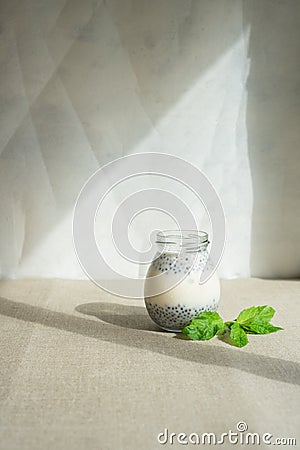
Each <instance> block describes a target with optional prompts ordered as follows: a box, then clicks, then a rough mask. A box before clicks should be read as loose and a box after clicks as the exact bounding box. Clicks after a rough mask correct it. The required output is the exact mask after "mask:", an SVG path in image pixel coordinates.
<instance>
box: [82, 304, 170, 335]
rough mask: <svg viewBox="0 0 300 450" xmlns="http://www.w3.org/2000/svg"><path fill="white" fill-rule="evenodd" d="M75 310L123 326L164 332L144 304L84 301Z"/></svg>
mask: <svg viewBox="0 0 300 450" xmlns="http://www.w3.org/2000/svg"><path fill="white" fill-rule="evenodd" d="M75 310H76V311H77V312H79V313H81V314H86V315H87V316H94V317H97V319H100V320H102V321H103V322H106V323H109V324H111V325H116V326H119V327H123V328H129V329H133V330H143V331H159V332H162V333H163V332H164V331H163V330H162V329H161V328H159V327H158V326H157V325H156V324H155V323H154V322H152V320H151V319H150V317H149V316H148V314H147V311H146V308H144V307H142V306H134V305H132V306H131V305H122V304H119V303H103V302H96V303H83V304H81V305H78V306H76V308H75Z"/></svg>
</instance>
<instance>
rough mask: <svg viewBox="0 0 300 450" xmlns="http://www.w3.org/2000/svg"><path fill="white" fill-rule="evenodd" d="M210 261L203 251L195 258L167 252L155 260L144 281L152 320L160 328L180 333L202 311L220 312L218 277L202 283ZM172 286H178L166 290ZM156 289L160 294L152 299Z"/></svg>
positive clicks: (147, 305)
mask: <svg viewBox="0 0 300 450" xmlns="http://www.w3.org/2000/svg"><path fill="white" fill-rule="evenodd" d="M207 259H208V254H207V252H200V253H199V254H198V255H196V258H195V255H190V256H189V255H181V256H178V254H174V253H164V254H162V255H161V256H160V257H158V258H157V259H155V260H154V261H153V263H152V264H151V266H150V267H149V270H148V273H147V279H146V281H145V304H146V307H147V310H148V313H149V315H150V317H151V318H152V319H153V320H154V322H156V323H157V324H158V325H159V326H160V327H162V328H164V329H168V330H172V331H181V329H182V328H183V327H184V326H186V325H188V324H189V323H190V321H191V320H192V318H193V317H196V316H197V315H198V314H199V313H200V312H202V311H215V310H216V309H217V307H218V303H219V299H220V283H219V279H218V276H217V275H216V274H214V275H213V276H212V277H211V278H210V279H209V280H208V281H207V282H205V283H204V284H199V280H200V277H201V274H202V273H203V270H204V269H205V265H206V262H207ZM176 283H177V284H176ZM171 285H176V286H175V287H173V288H171V289H169V290H167V291H166V289H168V288H169V287H170V286H171ZM153 287H155V289H157V292H161V294H159V295H155V296H152V297H149V293H150V292H153V291H152V290H151V289H153ZM164 291H166V292H164Z"/></svg>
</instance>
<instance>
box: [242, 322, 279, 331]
mask: <svg viewBox="0 0 300 450" xmlns="http://www.w3.org/2000/svg"><path fill="white" fill-rule="evenodd" d="M243 328H244V330H245V331H246V333H249V334H270V333H275V332H276V331H280V330H283V328H280V327H275V326H274V325H272V324H271V323H265V322H252V323H251V324H250V326H249V327H243Z"/></svg>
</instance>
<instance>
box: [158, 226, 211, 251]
mask: <svg viewBox="0 0 300 450" xmlns="http://www.w3.org/2000/svg"><path fill="white" fill-rule="evenodd" d="M156 243H157V244H167V245H168V244H170V245H172V244H175V245H180V246H181V247H185V246H187V245H191V244H194V245H195V244H196V245H199V244H208V243H209V241H208V234H207V233H206V232H205V231H200V230H162V231H158V232H157V234H156Z"/></svg>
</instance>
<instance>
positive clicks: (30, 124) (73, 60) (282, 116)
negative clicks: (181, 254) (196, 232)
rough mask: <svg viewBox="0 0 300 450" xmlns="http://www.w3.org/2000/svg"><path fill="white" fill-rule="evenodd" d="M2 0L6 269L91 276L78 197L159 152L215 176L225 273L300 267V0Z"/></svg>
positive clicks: (276, 272)
mask: <svg viewBox="0 0 300 450" xmlns="http://www.w3.org/2000/svg"><path fill="white" fill-rule="evenodd" d="M3 3H4V5H3V13H2V16H1V41H0V46H1V53H0V58H1V71H0V77H1V78H0V95H1V105H0V108H1V109H0V112H1V120H0V227H1V233H0V274H1V276H2V277H12V278H15V277H16V278H18V277H64V278H83V277H85V275H84V273H83V271H82V269H81V267H80V266H79V264H78V262H77V260H76V257H75V253H74V250H73V243H72V214H73V208H74V203H75V200H76V197H77V195H78V193H79V191H80V189H81V187H82V185H83V184H84V182H85V181H86V179H87V178H88V177H89V176H90V175H91V174H92V173H93V172H94V171H95V170H96V169H98V168H99V167H100V166H101V165H103V164H105V163H107V162H109V161H111V160H113V159H115V158H117V157H120V156H122V155H128V154H131V153H136V152H146V151H154V152H159V151H161V152H165V153H170V154H173V155H176V156H181V157H183V158H184V159H186V160H188V161H190V162H191V163H193V164H195V165H196V166H197V167H199V169H201V170H202V171H203V172H204V173H205V174H206V175H207V176H208V177H209V179H210V180H211V181H212V183H213V184H214V186H215V188H216V190H217V191H218V193H219V195H220V197H221V200H222V203H223V206H224V210H225V214H226V219H227V245H226V250H225V253H224V256H223V260H222V263H221V266H220V268H219V273H220V275H221V276H222V277H225V278H228V277H245V276H249V275H250V274H252V275H256V276H269V277H273V276H279V277H280V276H282V277H286V276H288V277H289V276H297V275H299V273H300V252H299V242H300V208H299V198H300V184H299V178H300V156H299V150H298V148H299V130H300V126H299V125H300V124H299V116H300V114H299V112H300V106H299V72H300V60H299V54H300V48H299V46H300V3H299V2H298V1H293V0H284V1H277V2H275V3H274V2H273V1H269V0H266V1H264V2H261V1H260V0H254V1H251V2H248V1H245V2H243V1H236V0H234V1H231V0H229V1H228V0H218V1H211V0H201V1H192V0H185V1H174V0H166V1H159V0H155V1H153V2H149V1H146V0H136V1H134V0H106V1H105V2H104V1H101V0H86V1H84V2H83V1H80V0H55V1H51V0H40V1H38V2H35V1H34V0H27V1H21V0H11V1H6V2H3ZM139 183H140V181H139V182H138V181H137V180H136V185H135V188H134V189H137V188H141V185H140V184H139ZM147 183H148V184H147V185H148V186H149V183H150V185H151V181H149V180H148V181H147ZM161 183H162V184H163V183H164V182H163V181H162V182H161ZM163 186H165V185H164V184H163ZM165 188H166V189H167V186H165ZM118 201H119V198H118V196H117V195H116V197H115V199H113V200H112V202H115V203H116V204H117V203H118ZM187 201H188V200H187ZM199 214H200V216H201V217H200V218H199V220H200V221H201V220H202V221H203V227H204V228H205V227H206V226H208V225H207V222H206V220H205V218H204V216H203V212H201V211H200V212H199ZM100 220H101V221H102V226H103V221H104V225H105V223H106V222H105V221H106V220H107V227H109V226H110V221H109V217H107V218H106V217H100ZM157 221H158V218H157V217H155V216H153V217H151V218H148V219H147V223H148V225H149V224H150V225H149V226H151V227H152V228H153V229H157V228H158V226H157V225H158V222H157ZM140 239H143V236H142V237H141V234H140V229H139V227H138V225H137V226H136V229H135V228H133V230H132V237H131V240H132V241H136V242H138V241H139V240H140ZM116 264H117V265H118V264H119V263H118V262H116ZM121 269H122V267H121V264H120V270H121ZM135 270H136V271H137V270H138V269H137V268H136V269H135ZM129 275H135V273H132V274H129Z"/></svg>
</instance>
